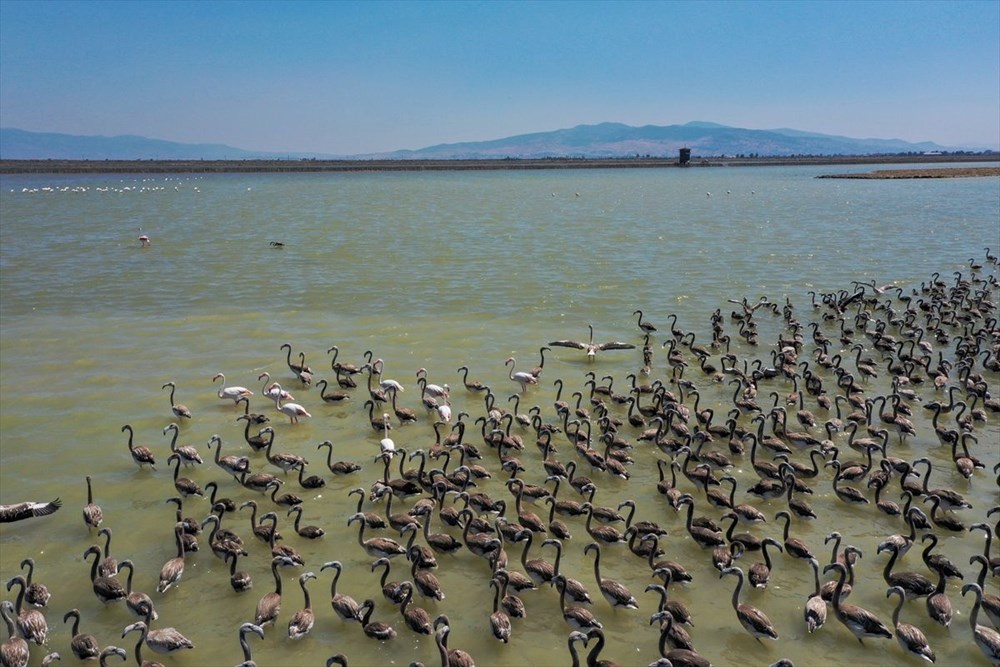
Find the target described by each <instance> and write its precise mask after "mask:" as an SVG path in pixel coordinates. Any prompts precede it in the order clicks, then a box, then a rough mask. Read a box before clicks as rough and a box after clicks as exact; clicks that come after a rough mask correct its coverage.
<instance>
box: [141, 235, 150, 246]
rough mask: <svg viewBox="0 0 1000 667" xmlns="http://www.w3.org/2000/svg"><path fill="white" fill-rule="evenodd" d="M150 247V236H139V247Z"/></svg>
mask: <svg viewBox="0 0 1000 667" xmlns="http://www.w3.org/2000/svg"><path fill="white" fill-rule="evenodd" d="M149 245H150V242H149V236H148V235H147V234H139V246H140V247H142V248H148V247H149Z"/></svg>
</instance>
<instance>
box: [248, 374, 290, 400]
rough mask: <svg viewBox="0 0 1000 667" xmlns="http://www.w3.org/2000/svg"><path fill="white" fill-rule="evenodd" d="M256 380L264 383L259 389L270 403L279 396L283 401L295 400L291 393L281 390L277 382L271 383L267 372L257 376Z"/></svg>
mask: <svg viewBox="0 0 1000 667" xmlns="http://www.w3.org/2000/svg"><path fill="white" fill-rule="evenodd" d="M257 379H258V380H263V381H264V385H263V388H262V389H261V392H262V393H263V394H264V396H267V397H268V398H270V399H271V400H272V401H273V400H274V398H275V396H279V397H280V398H281V400H283V401H294V400H295V397H294V396H292V395H291V393H289V392H287V391H285V390H284V389H282V388H281V385H279V384H278V383H277V382H271V374H270V373H268V372H267V371H264V372H263V373H261V374H260V375H258V376H257ZM268 382H271V384H268ZM275 387H278V388H277V390H275Z"/></svg>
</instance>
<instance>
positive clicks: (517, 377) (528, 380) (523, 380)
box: [503, 357, 538, 392]
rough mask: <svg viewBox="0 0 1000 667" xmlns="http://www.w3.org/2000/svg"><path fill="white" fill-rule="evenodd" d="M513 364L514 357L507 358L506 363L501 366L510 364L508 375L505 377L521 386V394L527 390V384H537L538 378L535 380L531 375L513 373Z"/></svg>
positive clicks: (519, 372) (520, 372) (522, 372)
mask: <svg viewBox="0 0 1000 667" xmlns="http://www.w3.org/2000/svg"><path fill="white" fill-rule="evenodd" d="M515 363H517V362H515V361H514V357H507V361H505V362H503V365H504V366H506V365H508V364H510V373H509V374H508V376H507V377H509V378H510V379H511V380H513V381H514V382H516V383H518V384H519V385H521V391H522V392H524V391H527V390H528V385H529V384H538V378H536V377H535V376H534V375H532V374H531V373H526V372H524V371H518V372H517V373H515V372H514V364H515Z"/></svg>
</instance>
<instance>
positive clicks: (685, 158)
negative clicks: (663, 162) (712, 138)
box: [677, 148, 691, 166]
mask: <svg viewBox="0 0 1000 667" xmlns="http://www.w3.org/2000/svg"><path fill="white" fill-rule="evenodd" d="M689 162H691V149H690V148H682V149H680V156H679V157H678V159H677V163H678V164H679V165H681V166H684V165H686V164H688V163H689Z"/></svg>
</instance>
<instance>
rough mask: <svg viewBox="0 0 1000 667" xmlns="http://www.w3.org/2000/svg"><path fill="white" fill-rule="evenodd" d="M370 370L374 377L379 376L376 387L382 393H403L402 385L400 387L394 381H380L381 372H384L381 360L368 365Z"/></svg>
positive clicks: (383, 364) (383, 363)
mask: <svg viewBox="0 0 1000 667" xmlns="http://www.w3.org/2000/svg"><path fill="white" fill-rule="evenodd" d="M370 368H371V370H372V372H373V373H375V374H376V375H378V376H379V382H378V385H379V386H380V387H381V388H382V391H393V390H395V391H398V392H400V393H402V392H403V391H404V390H403V385H401V384H400V383H399V382H397V381H396V380H383V379H381V378H382V371H383V370H385V362H384V361H382V359H376V360H375V361H373V362H372V363H371V364H370Z"/></svg>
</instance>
